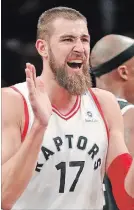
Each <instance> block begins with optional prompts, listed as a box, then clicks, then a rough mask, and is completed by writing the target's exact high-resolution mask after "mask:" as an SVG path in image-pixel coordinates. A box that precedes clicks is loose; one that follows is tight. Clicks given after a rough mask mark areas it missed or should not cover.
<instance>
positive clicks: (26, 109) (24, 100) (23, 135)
mask: <svg viewBox="0 0 134 210" xmlns="http://www.w3.org/2000/svg"><path fill="white" fill-rule="evenodd" d="M10 88H12V89H13V90H15V91H16V92H18V93H19V94H20V95H21V96H22V99H23V103H24V115H25V121H24V128H23V131H22V133H21V141H22V142H23V141H24V139H25V137H26V134H27V131H28V126H29V113H28V106H27V102H26V99H25V97H24V96H23V95H22V93H21V92H20V91H19V90H18V89H17V88H16V87H14V86H11V87H10Z"/></svg>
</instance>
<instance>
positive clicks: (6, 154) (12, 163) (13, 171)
mask: <svg viewBox="0 0 134 210" xmlns="http://www.w3.org/2000/svg"><path fill="white" fill-rule="evenodd" d="M16 104H17V106H16ZM21 104H22V105H23V102H22V99H21V98H20V97H18V96H17V97H16V95H14V94H12V93H10V92H9V93H8V92H7V91H6V92H5V91H4V92H3V97H2V113H3V116H2V124H3V126H2V208H3V209H10V208H11V207H12V205H13V204H14V202H15V201H16V200H17V199H18V198H19V196H20V195H21V193H22V192H23V191H24V189H25V188H26V186H27V185H28V183H29V180H30V178H31V176H32V173H33V170H34V168H35V164H36V160H37V156H38V153H39V150H40V146H41V143H42V139H43V135H44V132H45V128H44V127H43V126H40V124H39V123H38V121H36V120H35V121H34V123H33V126H32V129H31V130H30V132H29V134H28V135H27V136H26V138H25V140H24V143H23V144H22V143H21V132H20V130H21V128H20V123H21V118H20V119H19V116H20V115H19V110H18V109H19V108H20V107H21ZM17 110H18V111H17ZM30 154H32V155H30Z"/></svg>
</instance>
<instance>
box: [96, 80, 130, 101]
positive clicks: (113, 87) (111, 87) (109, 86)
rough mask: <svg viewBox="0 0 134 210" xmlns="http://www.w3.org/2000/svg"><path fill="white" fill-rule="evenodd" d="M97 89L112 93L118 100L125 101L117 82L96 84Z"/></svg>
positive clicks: (122, 90)
mask: <svg viewBox="0 0 134 210" xmlns="http://www.w3.org/2000/svg"><path fill="white" fill-rule="evenodd" d="M97 87H98V88H101V89H103V90H107V91H109V92H111V93H113V94H114V95H115V96H116V97H118V98H122V99H126V100H127V98H126V95H125V92H124V88H123V87H122V85H121V84H120V83H118V82H115V81H114V82H111V81H110V82H109V81H108V83H107V82H98V84H97Z"/></svg>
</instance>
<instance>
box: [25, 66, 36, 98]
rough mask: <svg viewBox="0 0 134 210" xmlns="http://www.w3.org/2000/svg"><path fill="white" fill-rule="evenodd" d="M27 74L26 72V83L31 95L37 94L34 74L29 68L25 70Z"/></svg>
mask: <svg viewBox="0 0 134 210" xmlns="http://www.w3.org/2000/svg"><path fill="white" fill-rule="evenodd" d="M25 72H26V83H27V87H28V91H29V94H30V95H31V94H34V93H35V85H34V82H33V78H32V72H31V71H30V70H29V69H27V68H26V69H25Z"/></svg>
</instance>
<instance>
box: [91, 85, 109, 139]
mask: <svg viewBox="0 0 134 210" xmlns="http://www.w3.org/2000/svg"><path fill="white" fill-rule="evenodd" d="M89 92H90V94H91V96H92V97H93V100H94V102H95V104H96V106H97V108H98V111H99V113H100V115H101V117H102V119H103V121H104V125H105V127H106V132H107V137H108V140H109V129H108V125H107V122H106V119H105V117H104V113H103V111H102V108H101V105H100V102H99V100H98V98H97V96H96V95H95V93H94V92H93V91H92V90H91V88H90V89H89Z"/></svg>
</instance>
